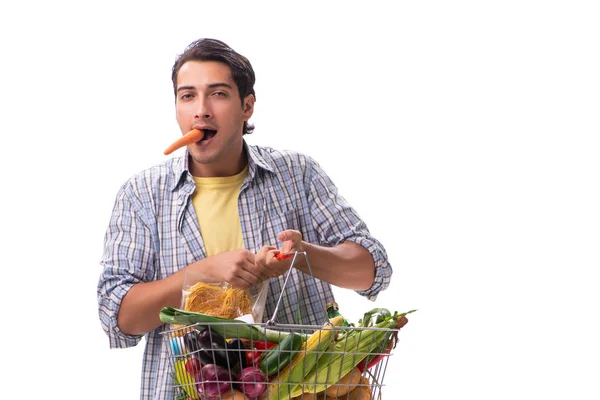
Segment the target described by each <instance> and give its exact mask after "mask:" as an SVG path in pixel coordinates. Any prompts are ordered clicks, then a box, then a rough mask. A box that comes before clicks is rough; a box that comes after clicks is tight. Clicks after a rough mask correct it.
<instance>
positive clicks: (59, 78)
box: [0, 1, 600, 400]
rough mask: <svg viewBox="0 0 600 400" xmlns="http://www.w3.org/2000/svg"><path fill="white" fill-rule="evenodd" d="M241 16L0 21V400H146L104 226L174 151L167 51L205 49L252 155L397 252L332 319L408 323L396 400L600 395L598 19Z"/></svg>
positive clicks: (409, 11)
mask: <svg viewBox="0 0 600 400" xmlns="http://www.w3.org/2000/svg"><path fill="white" fill-rule="evenodd" d="M253 3H255V2H251V1H245V2H224V1H221V2H216V1H214V2H206V1H205V2H201V1H194V2H169V3H167V2H164V4H165V5H161V6H157V5H155V3H154V2H143V3H142V2H140V3H137V4H135V3H133V2H122V3H120V4H119V3H113V2H109V1H98V2H73V3H70V4H69V3H61V2H41V1H40V2H34V3H32V2H19V3H18V5H16V3H14V2H5V3H3V4H4V5H2V6H1V7H0V34H1V35H0V41H1V45H2V46H1V48H0V51H1V57H2V61H1V63H0V69H1V74H0V85H1V86H0V96H1V107H2V108H1V109H2V117H1V118H0V141H1V148H2V156H1V157H0V162H1V163H2V164H1V169H0V170H1V173H2V183H3V189H2V196H1V200H0V201H1V202H2V203H1V207H0V210H1V213H2V219H1V226H2V232H3V239H2V241H1V243H2V245H1V246H2V255H3V257H2V263H1V267H2V271H3V272H2V279H1V284H0V285H1V288H0V289H1V290H0V296H1V301H2V303H1V304H2V307H3V308H4V310H3V312H2V313H1V315H2V319H1V322H0V323H1V324H2V325H1V326H2V329H1V331H0V335H1V340H2V347H3V350H2V353H1V354H2V356H1V357H2V360H3V364H4V370H5V372H3V373H2V375H1V376H0V382H1V384H0V392H1V393H2V394H0V397H1V398H8V394H9V393H12V394H13V396H14V398H17V397H18V398H63V399H67V398H68V399H83V398H85V399H108V398H111V399H135V398H137V397H138V393H139V389H138V388H139V374H140V370H141V352H142V346H141V345H140V346H138V347H136V348H133V349H126V350H109V348H108V340H107V338H106V336H105V334H104V333H103V332H102V330H101V328H100V323H99V321H98V317H97V310H96V283H97V279H98V276H99V274H100V266H99V259H100V256H101V251H102V244H103V236H104V231H105V229H106V227H107V224H108V220H109V216H110V212H111V209H112V205H113V201H114V196H115V194H116V192H117V190H118V188H119V186H120V185H121V184H122V183H123V182H124V181H125V180H126V179H127V178H129V177H130V176H131V175H132V174H134V173H136V172H138V171H140V170H142V169H144V168H147V167H149V166H151V165H154V164H157V163H159V162H161V161H163V160H164V159H165V156H163V154H162V151H163V150H164V148H165V147H166V145H167V144H169V143H170V142H171V141H172V140H173V138H175V137H177V136H178V135H179V132H178V128H177V126H176V124H175V118H174V104H173V95H172V86H171V81H170V69H171V67H172V64H173V62H174V60H175V56H176V55H177V54H178V53H180V52H181V51H182V50H183V49H184V47H185V46H186V45H187V44H189V43H190V42H192V41H193V40H195V39H197V38H200V37H215V38H219V39H221V40H224V41H225V42H227V43H228V44H229V45H231V46H232V47H233V48H234V49H236V50H237V51H239V52H240V53H242V54H244V55H246V56H247V57H248V58H249V59H250V60H251V62H252V63H253V66H254V68H255V71H256V74H257V83H256V87H255V88H256V92H257V103H256V112H255V114H254V117H253V119H252V122H254V123H255V124H256V132H255V133H254V134H253V135H252V136H251V137H249V138H248V140H249V141H250V142H251V143H254V144H267V145H270V146H273V147H276V148H282V149H295V150H299V151H304V152H306V153H308V154H310V155H311V156H313V157H314V158H315V159H316V160H317V161H319V162H320V163H321V165H322V166H323V168H324V169H325V171H327V172H328V173H329V174H330V176H331V177H332V178H333V180H334V181H335V182H336V183H337V185H338V187H339V189H340V191H341V193H342V194H343V195H344V196H345V197H346V198H347V199H348V200H349V201H350V203H351V204H353V205H354V206H355V208H356V209H357V210H358V211H359V213H360V214H361V216H362V217H363V218H364V219H365V221H366V222H367V224H368V226H369V228H370V230H371V231H372V233H373V234H374V235H375V236H376V237H378V238H379V239H380V240H381V241H382V242H383V244H384V245H385V246H386V248H387V250H388V253H389V258H390V260H391V263H392V265H393V267H394V276H393V281H392V284H391V286H390V288H389V289H388V290H387V291H386V292H383V293H381V295H380V296H379V298H378V299H377V301H376V302H375V303H371V302H368V301H366V300H364V299H362V298H360V297H359V296H358V295H356V294H355V293H353V292H348V291H344V290H337V291H336V292H337V294H338V301H339V303H340V306H341V311H342V312H343V313H344V314H345V315H346V316H347V317H348V318H350V319H354V320H357V319H358V318H359V317H360V316H361V314H362V313H364V312H365V311H367V310H369V309H371V308H372V307H374V306H382V307H387V308H389V309H391V310H392V311H406V310H409V309H413V308H416V309H418V312H416V313H414V314H412V315H411V317H410V318H409V319H410V322H409V324H408V325H407V326H406V327H405V328H404V329H403V330H402V331H401V334H400V338H401V341H400V343H399V345H398V347H397V348H396V350H395V352H394V354H393V356H392V358H391V359H390V363H389V367H388V371H387V374H386V379H385V383H386V384H387V387H386V389H385V391H384V393H387V394H388V395H387V396H386V398H388V399H393V398H401V399H412V400H416V399H442V398H443V399H459V398H460V399H463V400H466V399H506V398H511V399H567V398H568V399H598V398H599V397H600V389H599V386H598V383H597V382H598V376H600V367H599V364H598V360H599V359H600V351H599V350H600V348H599V340H598V338H599V337H600V329H599V323H598V305H599V301H598V300H599V296H598V280H597V278H596V277H597V274H594V270H595V269H597V268H598V266H599V262H598V261H599V257H598V240H599V239H600V233H599V227H600V224H599V223H600V212H599V207H598V204H599V203H600V191H599V187H598V183H599V179H598V178H599V173H598V172H599V171H600V168H599V167H600V165H599V164H600V163H599V150H600V149H599V146H598V140H597V137H598V134H599V133H600V130H599V128H600V124H599V109H600V108H599V107H600V94H599V93H600V79H599V76H600V74H599V73H598V71H600V57H599V48H600V47H599V44H600V43H599V39H598V38H599V37H600V29H599V24H598V21H599V20H600V14H599V10H598V6H596V2H593V1H589V2H584V1H502V2H489V1H488V2H481V1H457V2H449V1H448V2H445V1H421V2H400V3H399V4H398V5H396V6H395V7H394V8H393V9H392V8H390V6H388V5H387V4H391V3H392V2H389V3H387V2H376V1H370V2H362V3H353V2H348V1H343V2H342V1H340V2H331V5H327V4H325V3H327V2H310V1H302V2H294V3H291V4H292V5H285V6H283V5H280V4H279V3H275V2H272V3H261V4H262V5H254V4H253ZM167 4H168V5H167ZM216 4H218V5H216ZM282 4H283V2H282ZM286 4H288V3H286ZM384 4H385V6H384ZM142 344H143V343H142ZM6 371H8V372H6ZM11 398H13V397H11Z"/></svg>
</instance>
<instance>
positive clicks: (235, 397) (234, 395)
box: [221, 390, 248, 400]
mask: <svg viewBox="0 0 600 400" xmlns="http://www.w3.org/2000/svg"><path fill="white" fill-rule="evenodd" d="M221 399H222V400H248V398H247V397H246V396H245V395H244V393H242V392H240V391H237V390H228V391H226V392H225V393H223V395H222V396H221Z"/></svg>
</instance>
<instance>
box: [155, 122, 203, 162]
mask: <svg viewBox="0 0 600 400" xmlns="http://www.w3.org/2000/svg"><path fill="white" fill-rule="evenodd" d="M203 137H204V133H202V131H201V130H200V129H192V130H191V131H189V132H188V133H186V134H185V135H183V136H182V137H180V138H179V139H177V140H176V141H174V142H173V143H171V145H170V146H169V147H167V149H166V150H165V156H168V155H169V154H171V153H172V152H174V151H175V150H177V149H180V148H182V147H184V146H187V145H188V144H192V143H196V142H198V141H200V140H202V138H203Z"/></svg>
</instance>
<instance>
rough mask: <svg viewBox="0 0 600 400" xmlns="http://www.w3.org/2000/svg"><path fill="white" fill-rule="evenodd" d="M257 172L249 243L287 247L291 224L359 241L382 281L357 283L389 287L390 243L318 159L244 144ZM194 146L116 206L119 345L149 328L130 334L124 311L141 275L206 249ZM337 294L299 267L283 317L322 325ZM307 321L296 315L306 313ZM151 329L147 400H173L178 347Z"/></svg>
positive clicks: (106, 291)
mask: <svg viewBox="0 0 600 400" xmlns="http://www.w3.org/2000/svg"><path fill="white" fill-rule="evenodd" d="M244 146H245V149H246V151H247V154H248V176H247V177H246V179H245V180H244V182H243V184H242V187H241V190H240V195H239V215H240V221H241V228H242V235H243V238H244V246H245V248H246V249H248V250H250V251H252V252H255V253H256V252H257V251H258V250H259V249H260V248H261V247H262V246H264V245H274V246H278V245H279V241H278V240H277V234H278V233H279V232H281V231H283V230H286V229H295V230H298V231H300V232H301V233H302V238H303V240H305V241H307V242H310V243H314V244H319V245H321V246H329V247H331V246H335V245H338V244H340V243H343V242H348V241H351V242H355V243H358V244H360V245H362V246H363V247H365V248H366V249H367V250H368V251H369V252H370V253H371V255H372V256H373V259H374V261H375V281H374V282H373V285H372V286H371V288H369V289H368V290H364V291H357V293H359V294H360V295H363V296H366V297H368V298H369V299H371V300H375V297H376V296H377V294H378V293H379V292H380V291H381V290H383V289H385V288H386V287H387V286H388V285H389V281H390V277H391V275H392V268H391V266H390V265H389V263H388V261H387V255H386V252H385V249H384V248H383V246H382V245H381V244H380V243H379V242H378V241H377V240H376V239H374V238H373V237H372V236H371V235H370V233H369V231H368V230H367V227H366V225H365V224H364V223H363V222H362V220H361V219H360V218H359V216H358V215H357V213H356V212H355V211H354V210H353V209H352V208H351V207H350V206H349V205H348V203H347V202H346V201H345V200H344V199H343V198H342V197H341V196H340V195H339V194H338V191H337V189H336V187H335V185H334V184H333V182H332V181H331V180H330V178H329V177H328V176H327V175H326V174H325V173H324V172H323V170H322V169H321V168H320V167H319V165H318V164H317V163H316V162H315V161H314V160H312V159H311V158H310V157H308V156H305V155H303V154H300V153H295V152H281V151H276V150H274V149H271V148H267V147H259V146H249V145H247V144H246V143H245V144H244ZM187 155H188V154H187V152H186V154H185V155H184V156H181V157H176V158H171V159H169V160H167V161H165V162H164V163H162V164H160V165H157V166H155V167H152V168H149V169H147V170H145V171H143V172H141V173H139V174H137V175H136V176H134V177H132V178H131V179H129V180H128V181H127V182H126V183H125V184H124V185H123V186H122V187H121V188H120V190H119V192H118V194H117V197H116V201H115V204H114V209H113V213H112V216H111V219H110V224H109V226H108V229H107V232H106V236H105V247H104V253H103V256H102V259H101V262H100V264H101V265H102V266H103V267H104V269H103V272H102V274H101V276H100V280H99V283H98V311H99V315H100V322H101V325H102V328H103V329H104V330H105V332H106V333H107V335H108V338H109V343H110V347H111V348H119V347H121V348H122V347H130V346H135V345H137V344H138V343H139V341H140V340H141V339H142V335H139V336H130V335H126V334H124V333H123V332H121V331H120V330H119V328H118V326H117V313H118V312H119V307H120V305H121V301H122V299H123V297H124V296H125V294H126V293H127V291H128V290H129V289H130V288H131V287H132V286H133V285H135V284H136V283H139V282H150V281H155V280H159V279H164V278H166V277H168V276H169V275H171V274H173V273H175V272H176V271H178V270H179V269H181V268H184V267H185V266H187V265H189V264H191V263H194V262H195V261H198V260H200V259H202V258H204V257H206V251H205V248H204V244H203V241H202V236H201V235H200V228H199V225H198V219H197V217H196V213H195V211H194V207H193V205H192V201H191V195H192V193H193V192H194V189H195V184H194V179H193V177H192V176H191V174H190V172H189V170H188V157H187ZM284 277H285V276H282V277H279V278H272V279H271V280H270V282H269V292H268V295H267V302H266V306H265V313H264V319H265V320H266V319H268V318H269V317H270V316H272V314H273V311H274V309H275V305H276V303H277V299H278V296H279V294H280V292H281V288H282V284H283V281H284ZM332 300H334V298H333V293H332V290H331V287H330V285H329V284H328V283H326V282H322V281H320V280H317V279H314V278H313V277H311V276H310V275H306V274H304V273H302V272H301V271H298V270H293V272H292V274H291V276H290V281H288V286H287V288H286V290H285V296H283V298H282V302H281V305H280V308H279V311H278V314H277V316H276V319H275V320H276V322H278V323H282V324H286V323H299V322H301V323H303V324H308V325H317V326H320V325H322V324H323V322H324V321H325V318H326V314H325V308H326V304H327V302H329V301H332ZM298 311H299V312H300V314H299V315H300V316H301V318H302V320H301V321H296V320H295V319H294V318H295V316H296V317H297V316H298V314H297V312H298ZM165 329H166V326H165V325H163V326H162V327H159V328H158V329H155V330H154V331H151V332H149V333H147V334H146V349H145V352H144V360H143V367H142V382H141V399H171V398H173V394H172V391H171V389H170V385H171V382H170V378H169V377H168V372H169V368H168V365H167V363H168V361H167V356H168V349H167V347H166V341H165V340H164V338H163V335H160V332H162V331H164V330H165Z"/></svg>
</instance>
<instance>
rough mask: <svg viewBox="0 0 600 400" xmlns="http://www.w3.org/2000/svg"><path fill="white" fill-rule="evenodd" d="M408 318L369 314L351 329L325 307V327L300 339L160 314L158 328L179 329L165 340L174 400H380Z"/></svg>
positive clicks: (174, 312)
mask: <svg viewBox="0 0 600 400" xmlns="http://www.w3.org/2000/svg"><path fill="white" fill-rule="evenodd" d="M414 311H415V310H412V311H409V312H406V313H402V314H399V313H397V312H394V313H391V312H390V311H389V310H387V309H383V308H377V309H374V310H371V311H369V312H367V313H365V314H364V317H363V318H361V319H360V320H359V321H358V322H357V323H353V322H352V321H348V320H347V319H345V318H344V317H343V316H342V314H340V311H339V309H338V307H337V304H335V303H330V304H329V305H328V317H329V319H328V320H327V321H326V322H325V323H324V324H323V325H322V326H320V327H314V328H312V327H311V328H312V329H311V330H312V332H310V333H306V332H307V329H306V328H307V327H306V326H300V325H275V326H273V325H262V324H248V323H244V322H242V321H239V320H231V319H225V318H219V317H212V316H207V315H204V314H200V313H195V312H188V311H183V310H179V309H175V308H172V307H166V308H164V309H163V310H162V311H161V313H160V318H161V321H163V322H164V323H168V324H172V325H176V326H179V328H176V329H173V330H168V331H166V332H165V334H166V335H167V337H166V339H167V341H168V348H170V349H171V356H172V360H173V361H172V365H173V367H174V371H175V373H173V374H171V376H172V378H173V383H174V388H175V392H176V397H175V398H176V399H186V398H194V399H206V400H216V399H223V398H231V399H238V398H239V399H251V400H256V399H258V400H276V399H278V400H290V399H295V398H298V399H311V398H312V399H321V400H327V399H335V398H339V399H342V398H343V399H371V398H375V397H374V396H376V395H377V396H378V397H377V398H380V397H381V386H382V382H381V381H382V379H383V374H384V372H385V367H386V364H387V361H388V357H389V356H390V354H391V350H392V349H393V348H394V347H395V346H396V342H397V340H398V338H397V336H398V332H399V329H400V328H401V327H403V326H404V325H405V324H406V323H407V322H408V319H407V318H406V315H407V314H409V313H412V312H414Z"/></svg>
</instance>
